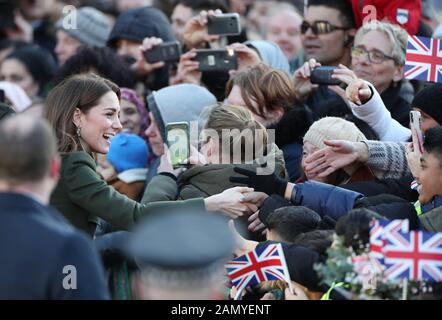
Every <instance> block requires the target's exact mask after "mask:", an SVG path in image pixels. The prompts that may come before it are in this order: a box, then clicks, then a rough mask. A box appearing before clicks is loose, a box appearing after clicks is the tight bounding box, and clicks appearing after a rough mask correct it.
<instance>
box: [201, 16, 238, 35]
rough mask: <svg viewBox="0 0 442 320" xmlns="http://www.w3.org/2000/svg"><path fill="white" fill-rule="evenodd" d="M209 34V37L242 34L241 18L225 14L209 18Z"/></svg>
mask: <svg viewBox="0 0 442 320" xmlns="http://www.w3.org/2000/svg"><path fill="white" fill-rule="evenodd" d="M207 33H208V34H209V35H223V36H227V35H239V34H241V23H240V17H239V14H237V13H223V14H216V15H209V16H208V23H207Z"/></svg>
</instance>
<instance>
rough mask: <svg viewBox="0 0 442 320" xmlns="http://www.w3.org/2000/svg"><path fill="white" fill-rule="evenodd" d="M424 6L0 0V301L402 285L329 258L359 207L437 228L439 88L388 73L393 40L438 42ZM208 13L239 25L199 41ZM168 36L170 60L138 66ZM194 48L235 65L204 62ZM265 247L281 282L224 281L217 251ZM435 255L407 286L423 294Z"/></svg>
mask: <svg viewBox="0 0 442 320" xmlns="http://www.w3.org/2000/svg"><path fill="white" fill-rule="evenodd" d="M441 3H442V2H440V1H434V0H408V1H402V0H391V1H370V0H364V1H356V0H334V1H329V0H309V1H303V0H291V1H289V0H287V1H277V0H243V1H242V0H173V1H172V0H168V1H155V0H131V1H129V0H101V1H98V0H65V1H55V0H36V1H27V0H19V1H9V0H4V1H0V90H1V95H0V98H1V99H2V101H1V103H0V154H1V156H0V256H1V259H0V260H1V261H2V264H1V265H0V298H1V299H184V300H185V299H226V300H228V299H233V298H238V296H240V297H241V298H242V299H245V300H260V299H261V300H284V299H285V300H300V299H303V300H304V299H312V300H317V299H370V298H372V299H393V298H394V297H396V296H395V293H394V292H395V290H396V291H397V290H400V291H401V292H403V291H404V290H405V291H406V290H408V289H407V288H405V289H404V288H403V287H401V288H400V289H398V288H397V285H398V284H397V283H395V282H394V281H393V282H392V283H391V286H390V287H388V289H385V286H383V287H382V288H376V286H375V287H374V288H373V286H371V287H370V288H369V290H368V289H367V288H365V287H364V288H361V286H355V285H353V284H352V282H351V281H349V274H354V273H357V272H356V269H357V268H356V264H355V263H354V264H353V266H352V265H350V269H352V267H354V270H350V271H351V272H350V273H339V272H337V271H336V270H335V268H333V267H330V265H331V264H332V262H331V261H332V259H336V252H338V251H339V250H341V251H339V252H346V253H348V255H347V256H345V257H343V258H342V259H344V260H345V261H347V260H348V259H351V258H352V257H353V258H354V257H355V256H360V255H363V254H367V255H369V253H368V252H369V249H370V225H372V224H373V221H376V220H377V221H390V220H406V221H407V223H408V225H409V229H410V230H414V231H422V232H431V233H436V234H437V233H441V232H442V105H441V103H442V102H441V101H442V84H438V83H430V82H425V81H417V80H407V79H405V78H404V68H405V64H406V49H407V41H408V38H409V36H410V35H417V36H423V37H433V38H441V39H442V5H441ZM367 8H368V10H367ZM225 13H236V14H237V16H236V17H239V22H240V27H241V28H240V30H239V32H238V33H237V34H229V35H222V34H213V33H212V32H210V34H209V31H208V30H209V27H208V26H209V25H210V23H211V21H212V20H213V19H214V18H215V17H217V16H220V15H222V14H225ZM373 13H374V15H373ZM370 15H371V16H370ZM172 42H175V43H177V44H178V46H177V47H178V48H179V51H180V55H179V57H177V59H176V60H173V61H172V60H170V61H169V60H167V59H166V60H161V59H159V60H158V61H156V62H151V63H149V62H148V61H147V60H148V59H147V58H146V57H147V56H148V55H149V53H152V52H153V51H154V50H156V49H158V48H161V47H163V45H165V44H170V43H172ZM207 49H218V50H219V51H218V52H220V51H222V52H227V53H228V54H229V55H233V56H234V57H235V67H231V68H230V69H229V70H227V69H225V68H218V69H216V70H212V71H207V69H204V68H203V61H202V60H201V59H200V58H199V54H200V53H201V52H202V51H204V50H207ZM206 52H207V51H206ZM214 59H215V60H214V61H215V62H216V63H218V62H219V63H220V64H222V63H223V62H225V61H218V62H217V61H216V59H217V58H216V57H215V58H214ZM226 59H227V58H226ZM209 64H210V59H209ZM320 67H333V68H332V69H322V68H320ZM317 68H320V69H318V70H321V69H322V70H332V71H331V73H330V79H328V81H329V82H318V81H317V80H315V78H314V72H315V70H316V69H317ZM410 112H413V114H420V116H421V118H420V119H421V120H420V121H421V126H420V130H419V128H416V127H415V126H413V125H411V124H410ZM174 125H175V128H176V127H177V126H178V127H179V126H181V127H179V128H186V129H185V130H184V131H185V133H184V138H182V136H181V138H182V139H184V141H185V142H183V141H182V140H181V141H180V146H181V147H182V146H183V143H184V147H185V149H187V150H186V159H185V161H181V162H180V163H176V162H175V161H174V159H175V158H176V154H175V153H176V148H174V147H176V145H174V143H177V141H178V140H176V141H171V139H170V137H169V133H170V132H171V131H170V130H171V128H173V127H174ZM274 243H281V245H282V248H283V252H284V256H285V261H286V263H287V269H288V272H289V275H290V279H289V280H290V285H288V283H287V282H283V281H266V282H261V283H259V284H258V285H253V286H249V287H247V288H246V289H245V290H243V292H239V293H238V288H237V287H235V286H234V285H233V284H232V282H231V281H230V280H229V278H228V277H227V274H226V269H225V263H227V262H228V261H229V260H232V259H233V258H235V257H239V256H242V255H244V254H246V253H248V252H250V251H252V250H259V248H263V247H265V246H268V245H270V244H274ZM343 263H344V262H343ZM434 263H435V268H436V271H435V276H434V275H433V278H434V279H433V281H424V279H410V280H416V287H417V288H418V289H416V290H414V291H410V292H409V293H408V294H407V295H406V296H405V298H407V299H440V297H441V289H442V286H441V282H442V261H440V258H439V260H437V259H436V261H435V262H434ZM338 271H339V270H338ZM333 272H335V273H333ZM352 272H353V273H352ZM330 279H331V280H330ZM438 281H439V282H438ZM384 283H385V282H384ZM411 287H412V286H411V285H410V288H411ZM416 287H413V288H416ZM410 290H411V289H410ZM402 298H404V297H403V296H402Z"/></svg>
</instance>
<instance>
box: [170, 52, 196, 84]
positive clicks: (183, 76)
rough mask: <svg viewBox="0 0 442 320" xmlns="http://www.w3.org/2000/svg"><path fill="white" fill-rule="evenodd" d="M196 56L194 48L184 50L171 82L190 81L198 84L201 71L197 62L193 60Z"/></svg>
mask: <svg viewBox="0 0 442 320" xmlns="http://www.w3.org/2000/svg"><path fill="white" fill-rule="evenodd" d="M195 57H196V51H195V49H192V50H191V51H189V52H186V53H185V54H183V55H182V56H181V57H180V62H179V63H178V70H177V74H176V76H175V78H174V79H173V81H172V84H179V83H192V84H197V85H199V84H200V83H201V75H202V74H201V72H200V71H199V70H198V68H199V62H198V61H194V60H193V58H195Z"/></svg>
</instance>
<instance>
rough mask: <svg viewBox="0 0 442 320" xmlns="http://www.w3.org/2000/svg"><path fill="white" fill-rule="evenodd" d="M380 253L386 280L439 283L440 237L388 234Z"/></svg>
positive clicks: (441, 265)
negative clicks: (403, 279)
mask: <svg viewBox="0 0 442 320" xmlns="http://www.w3.org/2000/svg"><path fill="white" fill-rule="evenodd" d="M383 251H384V264H385V271H384V276H385V277H386V278H387V279H390V280H393V279H402V278H407V279H410V280H429V281H436V282H439V281H442V233H429V232H421V231H411V232H408V233H404V232H400V231H398V232H395V233H391V234H389V235H388V236H387V237H386V243H385V246H384V250H383Z"/></svg>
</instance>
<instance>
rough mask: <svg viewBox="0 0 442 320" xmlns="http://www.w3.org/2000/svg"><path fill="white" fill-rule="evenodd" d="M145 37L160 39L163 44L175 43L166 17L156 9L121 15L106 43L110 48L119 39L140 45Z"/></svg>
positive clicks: (145, 9) (128, 11) (146, 8)
mask: <svg viewBox="0 0 442 320" xmlns="http://www.w3.org/2000/svg"><path fill="white" fill-rule="evenodd" d="M146 37H157V38H161V39H163V41H164V42H167V41H175V36H174V35H173V31H172V27H171V25H170V23H169V20H168V18H167V16H166V15H165V14H164V13H163V12H162V11H161V10H159V9H157V8H153V7H140V8H133V9H129V10H127V11H124V12H123V13H121V14H120V15H119V16H118V18H117V20H116V21H115V25H114V27H113V28H112V31H111V33H110V35H109V38H108V40H107V43H108V46H110V47H115V45H116V42H117V41H118V40H119V39H126V40H130V41H134V42H138V43H142V42H143V39H144V38H146Z"/></svg>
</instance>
